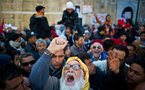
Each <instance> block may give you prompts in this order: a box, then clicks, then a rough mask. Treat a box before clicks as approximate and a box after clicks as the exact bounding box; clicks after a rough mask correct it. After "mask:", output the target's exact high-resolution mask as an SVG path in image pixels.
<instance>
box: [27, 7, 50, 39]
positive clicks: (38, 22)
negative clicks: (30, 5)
mask: <svg viewBox="0 0 145 90" xmlns="http://www.w3.org/2000/svg"><path fill="white" fill-rule="evenodd" d="M44 9H45V7H44V6H36V13H35V14H33V15H32V16H31V18H30V24H29V26H30V29H31V30H32V31H33V32H35V33H36V34H37V38H49V37H50V36H51V32H50V30H49V24H48V21H47V18H46V17H45V16H44V15H45V10H44Z"/></svg>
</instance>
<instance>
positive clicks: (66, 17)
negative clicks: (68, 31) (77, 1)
mask: <svg viewBox="0 0 145 90" xmlns="http://www.w3.org/2000/svg"><path fill="white" fill-rule="evenodd" d="M58 24H64V25H65V26H66V27H67V26H69V27H71V28H72V29H77V27H78V26H79V23H78V14H77V12H75V10H74V11H73V12H72V13H71V14H69V13H67V11H66V10H64V11H63V16H62V20H61V21H59V22H58Z"/></svg>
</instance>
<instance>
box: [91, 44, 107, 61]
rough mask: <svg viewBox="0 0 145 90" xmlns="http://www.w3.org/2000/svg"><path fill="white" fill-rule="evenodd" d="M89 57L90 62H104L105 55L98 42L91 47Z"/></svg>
mask: <svg viewBox="0 0 145 90" xmlns="http://www.w3.org/2000/svg"><path fill="white" fill-rule="evenodd" d="M90 50H91V52H90V54H91V56H92V61H98V60H101V61H102V60H105V59H106V58H107V55H106V54H105V53H104V52H103V51H104V48H103V45H102V44H100V43H98V42H94V43H93V44H92V45H91V49H90Z"/></svg>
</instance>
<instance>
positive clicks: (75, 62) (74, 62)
mask: <svg viewBox="0 0 145 90" xmlns="http://www.w3.org/2000/svg"><path fill="white" fill-rule="evenodd" d="M67 64H70V65H74V64H78V65H80V63H79V62H78V61H76V60H72V61H70V62H68V63H67Z"/></svg>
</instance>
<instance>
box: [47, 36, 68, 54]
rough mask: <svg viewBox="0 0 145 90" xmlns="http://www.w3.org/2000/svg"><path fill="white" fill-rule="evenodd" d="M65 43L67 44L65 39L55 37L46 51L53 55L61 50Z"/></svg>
mask: <svg viewBox="0 0 145 90" xmlns="http://www.w3.org/2000/svg"><path fill="white" fill-rule="evenodd" d="M67 43H68V41H66V40H65V39H63V38H61V37H56V38H54V39H53V40H52V41H51V43H50V45H49V46H48V48H47V50H48V51H49V52H50V53H52V54H55V53H56V52H58V51H59V50H63V49H64V48H65V47H66V45H67Z"/></svg>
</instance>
